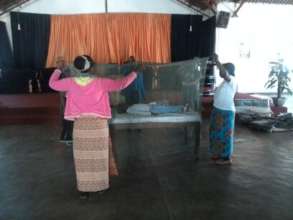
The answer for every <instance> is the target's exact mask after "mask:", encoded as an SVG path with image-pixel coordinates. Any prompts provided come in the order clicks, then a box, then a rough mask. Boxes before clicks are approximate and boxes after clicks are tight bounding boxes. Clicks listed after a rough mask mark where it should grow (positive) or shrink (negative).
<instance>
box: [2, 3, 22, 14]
mask: <svg viewBox="0 0 293 220" xmlns="http://www.w3.org/2000/svg"><path fill="white" fill-rule="evenodd" d="M27 1H28V0H0V15H2V14H5V13H6V12H9V11H10V10H12V9H13V8H15V7H17V6H20V5H22V4H23V3H25V2H27Z"/></svg>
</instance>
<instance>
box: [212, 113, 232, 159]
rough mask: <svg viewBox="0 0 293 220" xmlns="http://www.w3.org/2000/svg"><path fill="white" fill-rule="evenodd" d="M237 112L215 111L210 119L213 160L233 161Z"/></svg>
mask: <svg viewBox="0 0 293 220" xmlns="http://www.w3.org/2000/svg"><path fill="white" fill-rule="evenodd" d="M234 123H235V112H233V111H226V110H221V109H218V108H215V107H214V109H213V111H212V114H211V118H210V133H209V139H210V145H209V153H210V155H211V157H212V158H221V159H224V160H229V159H231V156H232V153H233V148H234V140H233V136H234Z"/></svg>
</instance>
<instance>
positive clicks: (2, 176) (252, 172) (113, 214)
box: [0, 121, 293, 220]
mask: <svg viewBox="0 0 293 220" xmlns="http://www.w3.org/2000/svg"><path fill="white" fill-rule="evenodd" d="M207 124H208V122H206V121H205V122H204V126H203V129H202V144H201V149H200V160H199V161H198V162H195V161H194V160H193V157H192V153H191V152H192V149H191V145H190V144H187V145H186V144H184V139H183V131H182V130H180V129H169V130H164V129H163V130H162V129H155V130H143V131H133V132H131V131H120V132H119V133H117V134H116V138H117V139H116V142H118V143H119V145H117V146H116V156H117V161H118V166H119V170H120V176H119V177H114V178H111V186H112V187H111V190H110V191H108V192H106V193H104V194H101V195H100V194H96V195H93V196H91V198H90V200H89V201H87V202H84V201H80V200H79V198H78V193H77V191H76V186H75V176H74V167H73V159H72V147H71V146H67V145H64V144H61V143H59V142H58V141H57V139H58V136H59V132H60V129H59V128H58V125H57V124H56V123H51V124H44V125H9V126H0V219H1V220H35V219H36V220H47V219H48V220H49V219H50V220H51V219H52V220H59V219H60V220H64V219H66V220H67V219H70V220H104V219H105V220H114V219H117V220H118V219H119V220H121V219H123V220H124V219H125V220H132V219H134V220H143V219H145V220H152V219H157V220H167V219H168V220H175V219H176V220H177V219H178V220H191V219H192V220H235V219H237V220H242V219H243V220H254V219H255V220H292V219H293V209H292V207H293V205H292V204H293V138H292V136H293V133H273V134H269V133H259V132H254V131H251V130H248V129H246V128H243V127H240V126H238V127H237V129H236V140H235V153H234V161H233V162H234V163H233V165H232V166H231V167H229V166H225V167H223V166H215V165H210V164H208V162H207V158H208V155H207V144H208V143H207Z"/></svg>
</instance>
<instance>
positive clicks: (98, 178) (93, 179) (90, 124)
mask: <svg viewBox="0 0 293 220" xmlns="http://www.w3.org/2000/svg"><path fill="white" fill-rule="evenodd" d="M73 158H74V165H75V173H76V180H77V188H78V190H79V191H81V192H97V191H101V190H105V189H108V188H109V175H111V174H112V175H118V172H117V167H116V163H115V160H114V157H113V152H112V144H111V139H110V138H109V127H108V121H107V119H101V118H96V117H81V118H78V119H76V120H75V121H74V129H73Z"/></svg>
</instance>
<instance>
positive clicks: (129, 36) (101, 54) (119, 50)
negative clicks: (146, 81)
mask: <svg viewBox="0 0 293 220" xmlns="http://www.w3.org/2000/svg"><path fill="white" fill-rule="evenodd" d="M170 38H171V16H170V15H161V14H121V13H115V14H90V15H89V14H86V15H63V16H52V17H51V34H50V41H49V52H48V57H47V65H46V66H47V67H52V66H54V65H55V59H56V57H58V56H64V57H65V59H66V60H67V61H68V62H72V61H73V59H74V57H76V56H77V55H81V54H88V55H90V56H92V57H93V59H94V60H95V61H96V62H97V63H122V62H123V61H125V60H126V59H127V58H128V57H129V56H134V57H135V58H136V60H139V61H143V62H152V63H153V62H154V63H169V62H170V61H171V42H170Z"/></svg>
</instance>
